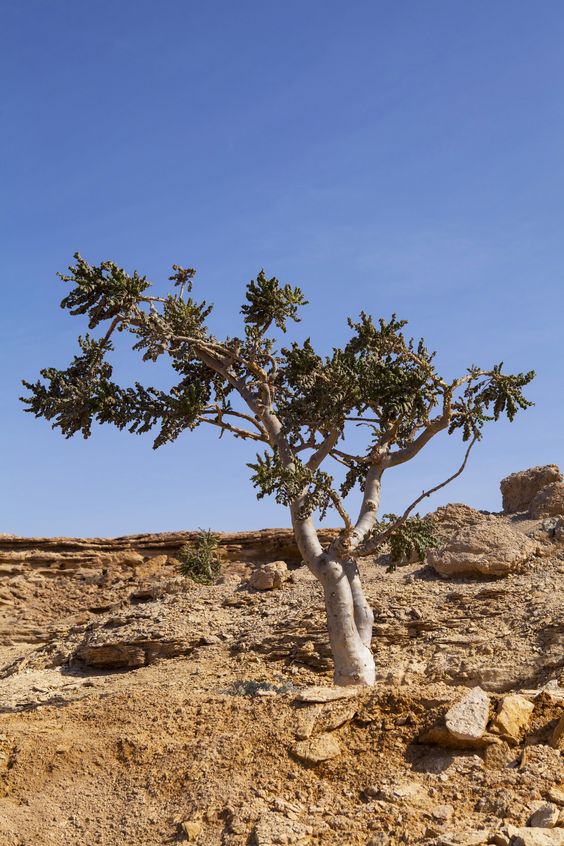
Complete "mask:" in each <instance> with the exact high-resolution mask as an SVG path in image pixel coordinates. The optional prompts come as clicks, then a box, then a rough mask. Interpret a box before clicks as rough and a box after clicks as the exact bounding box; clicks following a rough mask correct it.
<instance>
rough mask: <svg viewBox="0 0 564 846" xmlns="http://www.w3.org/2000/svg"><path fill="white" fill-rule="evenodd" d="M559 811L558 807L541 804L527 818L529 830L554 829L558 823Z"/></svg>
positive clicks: (546, 803) (547, 803)
mask: <svg viewBox="0 0 564 846" xmlns="http://www.w3.org/2000/svg"><path fill="white" fill-rule="evenodd" d="M559 816H560V809H559V807H558V805H553V804H552V803H551V802H543V803H542V804H541V805H539V806H538V808H536V809H535V810H534V811H533V813H532V814H531V816H530V817H529V822H528V823H527V824H528V825H530V826H531V828H554V826H555V825H557V823H558V818H559Z"/></svg>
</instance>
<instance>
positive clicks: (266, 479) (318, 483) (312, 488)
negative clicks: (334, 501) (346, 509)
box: [247, 452, 333, 520]
mask: <svg viewBox="0 0 564 846" xmlns="http://www.w3.org/2000/svg"><path fill="white" fill-rule="evenodd" d="M247 466H248V467H250V468H251V470H253V471H254V472H253V474H252V475H251V481H252V483H253V485H254V487H255V488H257V491H258V492H257V499H262V498H263V497H264V496H267V495H271V494H272V495H274V498H275V500H276V502H277V503H278V504H279V505H286V506H290V505H292V504H293V503H295V502H298V501H299V502H300V511H299V513H298V517H299V518H300V519H302V520H305V519H306V518H307V517H309V516H310V515H311V514H313V512H314V511H317V510H319V511H320V514H321V519H323V517H324V516H325V513H326V511H327V509H328V508H329V506H330V505H331V493H332V483H333V479H332V477H331V476H330V475H329V473H325V472H324V471H323V470H310V469H309V468H308V467H306V466H305V464H302V462H300V461H299V460H298V459H296V460H295V461H294V462H293V463H292V465H291V466H285V465H284V464H283V463H282V461H281V460H280V458H279V456H278V454H277V453H274V454H271V453H269V452H265V453H264V455H257V460H256V463H255V464H248V465H247Z"/></svg>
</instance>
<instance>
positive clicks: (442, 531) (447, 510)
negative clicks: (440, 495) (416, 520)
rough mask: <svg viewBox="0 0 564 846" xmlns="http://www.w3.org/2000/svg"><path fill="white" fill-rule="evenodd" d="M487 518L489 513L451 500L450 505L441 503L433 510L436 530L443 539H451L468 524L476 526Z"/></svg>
mask: <svg viewBox="0 0 564 846" xmlns="http://www.w3.org/2000/svg"><path fill="white" fill-rule="evenodd" d="M487 519H488V515H487V514H483V513H482V512H481V511H476V509H475V508H471V507H470V506H469V505H464V503H462V502H451V503H449V504H448V505H441V506H439V508H437V510H436V511H435V512H433V520H434V522H435V526H436V532H437V535H438V537H439V539H440V540H442V541H447V540H450V538H451V537H453V535H455V534H456V533H457V532H459V531H460V530H461V529H462V528H465V527H466V526H475V525H477V524H478V523H481V522H482V521H483V520H487Z"/></svg>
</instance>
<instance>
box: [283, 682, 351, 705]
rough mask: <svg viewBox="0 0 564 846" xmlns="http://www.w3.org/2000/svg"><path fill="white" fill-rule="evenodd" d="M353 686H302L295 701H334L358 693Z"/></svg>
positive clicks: (348, 697)
mask: <svg viewBox="0 0 564 846" xmlns="http://www.w3.org/2000/svg"><path fill="white" fill-rule="evenodd" d="M358 692H359V691H358V688H355V687H352V686H351V687H320V686H317V685H313V686H312V687H304V689H303V690H300V692H299V693H298V695H297V696H296V701H297V702H335V701H336V700H337V699H350V698H351V696H357V695H358Z"/></svg>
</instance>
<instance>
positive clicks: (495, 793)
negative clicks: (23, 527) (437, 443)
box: [0, 467, 564, 846]
mask: <svg viewBox="0 0 564 846" xmlns="http://www.w3.org/2000/svg"><path fill="white" fill-rule="evenodd" d="M502 490H503V504H504V509H503V511H500V512H499V513H497V514H488V513H484V512H480V511H476V510H474V509H472V508H470V507H468V506H465V505H461V504H453V505H449V506H445V507H442V508H439V509H438V510H437V511H436V512H435V520H436V525H437V532H438V533H439V536H440V539H441V546H440V547H439V548H438V549H437V550H434V551H432V552H430V553H428V555H427V558H426V560H425V561H423V562H419V561H414V562H410V563H407V564H404V565H402V566H398V567H397V568H395V569H393V570H392V571H391V572H390V571H389V570H390V568H389V564H390V561H389V558H388V556H387V555H386V554H385V551H384V552H383V554H382V555H381V556H379V557H377V558H374V559H366V560H365V561H364V562H363V563H362V575H363V580H364V584H365V588H366V593H367V596H368V598H369V600H370V602H371V605H372V607H373V609H374V615H375V622H374V638H373V649H374V652H375V655H376V660H377V667H378V680H377V684H376V686H375V687H374V688H372V689H366V688H364V689H356V688H354V689H338V688H334V687H332V684H331V660H330V652H329V647H328V642H327V636H326V630H325V621H324V609H323V602H322V593H321V589H320V586H319V585H318V584H317V582H316V581H315V579H314V578H313V576H312V575H311V574H310V573H309V571H308V570H307V569H306V568H305V567H304V566H302V565H301V563H300V559H299V555H298V553H297V550H296V548H295V546H294V543H293V540H292V537H291V533H290V532H289V531H288V530H274V529H271V530H263V531H257V532H254V533H239V534H230V535H227V534H225V535H222V536H221V542H220V556H221V559H222V571H221V576H220V577H219V579H218V580H217V581H216V583H215V584H211V585H202V584H196V583H194V582H192V581H191V580H189V579H187V578H186V577H184V576H182V575H180V574H179V571H178V559H177V556H178V553H179V549H180V548H181V547H182V545H183V544H184V543H186V541H187V540H190V538H191V537H192V536H191V535H190V533H178V534H161V535H139V536H130V537H125V538H116V539H111V540H108V539H73V538H19V537H14V536H10V535H2V536H0V608H1V612H2V614H1V622H0V844H1V846H79V845H80V846H94V844H100V846H161V844H174V843H184V842H186V843H195V844H200V846H253V845H254V846H274V844H288V845H289V844H296V846H307V844H312V846H315V844H327V846H394V844H404V843H406V844H418V843H421V844H428V846H432V845H433V846H450V845H451V844H453V846H454V845H455V844H459V846H472V844H473V846H480V844H488V843H493V844H499V846H511V845H512V844H513V846H519V844H522V845H523V846H543V844H544V846H551V844H552V846H555V844H564V773H563V766H562V763H563V761H562V755H563V748H564V716H563V715H564V619H563V613H562V611H563V595H564V591H563V586H564V493H563V492H564V484H563V483H562V477H561V475H560V474H559V472H558V470H557V468H554V467H552V469H551V467H549V468H534V469H532V470H529V471H526V472H523V473H519V474H515V475H514V476H512V477H509V480H506V481H505V483H504V486H502ZM324 537H325V539H328V538H329V537H331V531H330V530H327V531H326V532H325V535H324ZM277 562H282V563H277Z"/></svg>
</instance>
